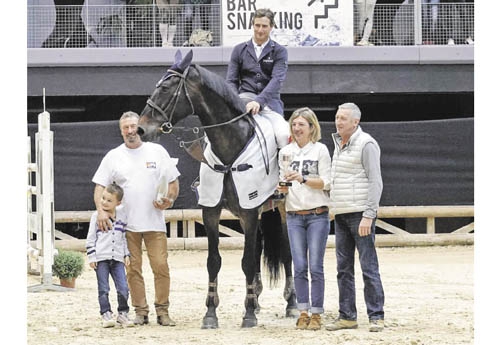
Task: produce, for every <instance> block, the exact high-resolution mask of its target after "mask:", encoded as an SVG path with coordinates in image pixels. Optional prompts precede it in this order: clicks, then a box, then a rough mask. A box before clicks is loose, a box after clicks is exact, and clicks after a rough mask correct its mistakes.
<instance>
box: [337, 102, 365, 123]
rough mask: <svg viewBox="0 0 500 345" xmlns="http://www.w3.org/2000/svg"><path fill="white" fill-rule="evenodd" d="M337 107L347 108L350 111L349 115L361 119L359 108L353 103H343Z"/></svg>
mask: <svg viewBox="0 0 500 345" xmlns="http://www.w3.org/2000/svg"><path fill="white" fill-rule="evenodd" d="M338 109H347V110H350V111H351V116H352V117H353V118H355V119H358V120H361V110H360V109H359V107H358V106H357V105H356V104H354V103H344V104H341V105H339V108H338Z"/></svg>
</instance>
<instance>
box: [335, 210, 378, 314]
mask: <svg viewBox="0 0 500 345" xmlns="http://www.w3.org/2000/svg"><path fill="white" fill-rule="evenodd" d="M362 217H363V213H362V212H355V213H345V214H338V215H335V246H336V253H337V283H338V287H339V316H340V318H341V319H346V320H356V319H357V312H356V289H355V286H354V251H355V249H357V250H358V253H359V262H360V265H361V271H362V272H363V282H364V285H365V288H364V296H365V303H366V309H367V313H368V318H369V319H370V320H378V319H383V318H384V288H383V287H382V281H381V280H380V274H379V268H378V258H377V252H376V250H375V219H373V223H372V227H371V234H370V235H368V236H363V237H361V236H359V233H358V227H359V223H360V222H361V218H362Z"/></svg>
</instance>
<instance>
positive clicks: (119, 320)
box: [116, 311, 134, 327]
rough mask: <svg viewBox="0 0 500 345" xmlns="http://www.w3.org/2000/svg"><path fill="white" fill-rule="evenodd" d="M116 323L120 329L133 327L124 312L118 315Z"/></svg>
mask: <svg viewBox="0 0 500 345" xmlns="http://www.w3.org/2000/svg"><path fill="white" fill-rule="evenodd" d="M116 323H118V324H119V325H120V326H122V327H134V323H133V322H132V321H131V320H130V319H129V318H128V313H127V312H125V311H121V312H119V313H118V317H117V318H116Z"/></svg>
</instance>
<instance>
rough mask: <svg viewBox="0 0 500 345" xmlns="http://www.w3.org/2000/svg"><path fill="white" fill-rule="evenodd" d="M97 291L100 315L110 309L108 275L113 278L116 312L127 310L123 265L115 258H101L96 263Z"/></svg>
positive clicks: (125, 279) (126, 289) (125, 280)
mask: <svg viewBox="0 0 500 345" xmlns="http://www.w3.org/2000/svg"><path fill="white" fill-rule="evenodd" d="M95 271H96V275H97V291H98V294H99V307H100V313H101V315H102V314H104V313H105V312H107V311H111V305H110V304H109V276H110V275H111V277H112V278H113V281H114V283H115V288H116V294H117V296H118V312H122V311H124V312H127V313H128V311H129V307H128V303H127V300H128V285H127V278H126V276H125V265H124V264H123V262H120V261H116V260H103V261H99V262H98V263H97V268H96V270H95Z"/></svg>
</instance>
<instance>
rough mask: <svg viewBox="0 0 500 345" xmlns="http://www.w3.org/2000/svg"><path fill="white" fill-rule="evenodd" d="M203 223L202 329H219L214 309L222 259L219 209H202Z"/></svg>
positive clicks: (217, 299) (217, 297) (217, 303)
mask: <svg viewBox="0 0 500 345" xmlns="http://www.w3.org/2000/svg"><path fill="white" fill-rule="evenodd" d="M202 214H203V223H204V224H205V230H206V232H207V238H208V258H207V270H208V294H207V299H206V301H205V304H206V306H207V312H206V314H205V317H204V318H203V323H202V325H201V328H202V329H207V328H209V329H213V328H218V327H219V321H218V318H217V314H216V309H217V307H218V305H219V295H218V293H217V275H218V274H219V271H220V267H221V263H222V259H221V256H220V253H219V219H220V214H221V208H220V207H216V208H203V212H202Z"/></svg>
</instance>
